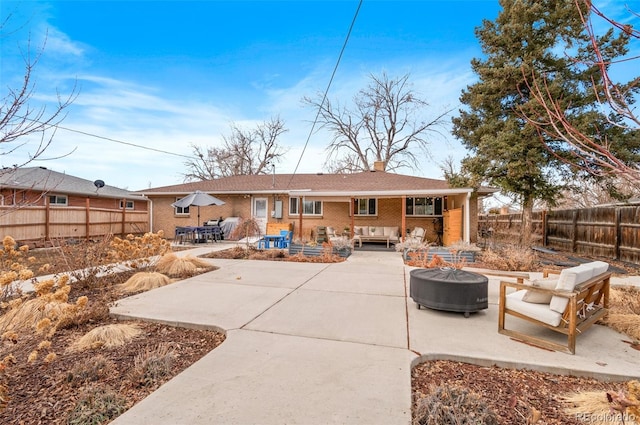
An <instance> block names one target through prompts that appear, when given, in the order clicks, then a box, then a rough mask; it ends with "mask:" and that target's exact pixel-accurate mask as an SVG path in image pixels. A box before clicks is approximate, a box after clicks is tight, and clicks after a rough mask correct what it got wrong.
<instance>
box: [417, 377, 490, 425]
mask: <svg viewBox="0 0 640 425" xmlns="http://www.w3.org/2000/svg"><path fill="white" fill-rule="evenodd" d="M413 416H414V419H413V425H462V424H469V425H471V424H473V425H483V424H485V425H498V423H499V422H498V415H496V413H495V412H494V411H493V410H491V408H490V407H489V405H488V404H487V403H486V402H485V401H484V400H483V399H482V398H481V397H480V396H479V395H477V394H475V393H473V392H471V391H469V390H468V389H466V388H458V387H450V386H448V385H442V386H439V387H436V388H432V389H431V392H430V393H429V394H428V395H427V396H426V397H424V398H421V399H419V400H418V401H417V402H416V405H415V411H414V415H413Z"/></svg>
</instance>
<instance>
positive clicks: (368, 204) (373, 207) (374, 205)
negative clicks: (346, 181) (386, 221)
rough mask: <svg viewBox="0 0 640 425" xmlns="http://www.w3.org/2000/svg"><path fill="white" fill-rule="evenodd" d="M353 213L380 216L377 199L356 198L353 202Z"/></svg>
mask: <svg viewBox="0 0 640 425" xmlns="http://www.w3.org/2000/svg"><path fill="white" fill-rule="evenodd" d="M353 211H354V212H355V214H356V215H378V200H377V199H376V198H360V199H358V198H356V199H354V200H353Z"/></svg>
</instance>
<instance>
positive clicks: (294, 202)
mask: <svg viewBox="0 0 640 425" xmlns="http://www.w3.org/2000/svg"><path fill="white" fill-rule="evenodd" d="M289 214H290V215H298V214H300V209H299V206H298V198H289ZM302 215H322V201H307V200H303V201H302Z"/></svg>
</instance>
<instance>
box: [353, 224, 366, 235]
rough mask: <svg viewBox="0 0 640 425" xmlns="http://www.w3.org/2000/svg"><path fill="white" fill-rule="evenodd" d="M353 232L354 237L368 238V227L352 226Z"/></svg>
mask: <svg viewBox="0 0 640 425" xmlns="http://www.w3.org/2000/svg"><path fill="white" fill-rule="evenodd" d="M353 231H354V233H355V234H356V235H358V236H359V235H362V236H369V227H368V226H353Z"/></svg>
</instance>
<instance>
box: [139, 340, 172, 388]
mask: <svg viewBox="0 0 640 425" xmlns="http://www.w3.org/2000/svg"><path fill="white" fill-rule="evenodd" d="M176 357H177V354H176V352H175V350H174V349H173V348H172V347H171V345H170V344H166V343H162V344H159V345H158V346H157V347H156V348H155V349H153V350H147V351H146V352H144V353H140V354H138V355H137V356H136V357H135V359H134V365H133V369H132V370H131V373H130V377H131V381H132V382H134V383H137V384H138V385H140V386H145V387H146V386H151V385H155V384H157V383H159V382H161V381H162V380H163V379H164V378H166V377H167V376H170V375H171V369H172V368H173V365H174V362H175V359H176Z"/></svg>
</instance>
